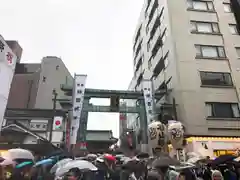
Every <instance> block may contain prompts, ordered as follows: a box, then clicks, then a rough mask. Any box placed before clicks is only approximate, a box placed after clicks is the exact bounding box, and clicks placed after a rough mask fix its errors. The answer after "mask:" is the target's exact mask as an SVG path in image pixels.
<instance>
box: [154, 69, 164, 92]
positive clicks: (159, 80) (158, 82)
mask: <svg viewBox="0 0 240 180" xmlns="http://www.w3.org/2000/svg"><path fill="white" fill-rule="evenodd" d="M164 81H165V73H164V69H163V70H162V71H161V72H160V73H159V75H158V76H157V77H156V78H155V79H154V80H153V86H154V89H156V88H158V87H159V86H160V85H161V84H162V82H164Z"/></svg>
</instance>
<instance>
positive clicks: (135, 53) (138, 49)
mask: <svg viewBox="0 0 240 180" xmlns="http://www.w3.org/2000/svg"><path fill="white" fill-rule="evenodd" d="M141 48H142V40H141V42H140V43H139V44H138V45H137V46H136V50H135V52H134V53H133V54H134V62H135V61H136V60H135V59H136V58H137V56H139V55H140V54H141Z"/></svg>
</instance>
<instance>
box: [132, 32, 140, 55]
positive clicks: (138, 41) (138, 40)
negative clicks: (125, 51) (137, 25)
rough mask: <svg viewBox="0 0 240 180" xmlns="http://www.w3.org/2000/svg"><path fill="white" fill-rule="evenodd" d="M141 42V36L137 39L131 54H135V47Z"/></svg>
mask: <svg viewBox="0 0 240 180" xmlns="http://www.w3.org/2000/svg"><path fill="white" fill-rule="evenodd" d="M140 42H141V36H139V37H138V38H137V41H136V43H135V44H134V48H133V52H134V54H135V53H136V50H137V47H138V46H139V43H140Z"/></svg>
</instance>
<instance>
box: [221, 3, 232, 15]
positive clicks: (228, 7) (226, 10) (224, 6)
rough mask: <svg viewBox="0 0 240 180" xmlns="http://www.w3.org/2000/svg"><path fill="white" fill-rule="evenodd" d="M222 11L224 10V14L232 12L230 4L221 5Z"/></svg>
mask: <svg viewBox="0 0 240 180" xmlns="http://www.w3.org/2000/svg"><path fill="white" fill-rule="evenodd" d="M223 9H224V12H226V13H231V12H232V7H231V4H230V3H223Z"/></svg>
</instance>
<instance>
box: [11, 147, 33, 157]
mask: <svg viewBox="0 0 240 180" xmlns="http://www.w3.org/2000/svg"><path fill="white" fill-rule="evenodd" d="M8 153H9V156H10V158H11V159H13V160H15V159H29V160H34V156H33V154H32V153H31V152H30V151H28V150H26V149H20V148H17V149H9V150H8Z"/></svg>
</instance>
